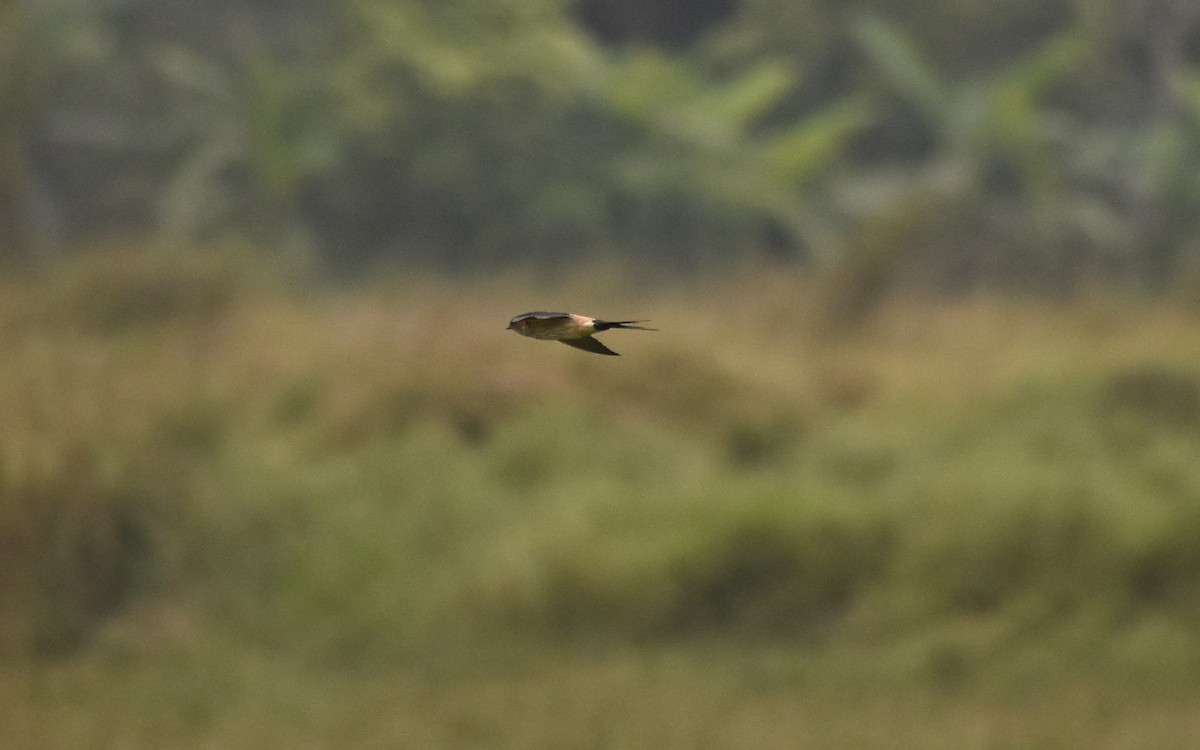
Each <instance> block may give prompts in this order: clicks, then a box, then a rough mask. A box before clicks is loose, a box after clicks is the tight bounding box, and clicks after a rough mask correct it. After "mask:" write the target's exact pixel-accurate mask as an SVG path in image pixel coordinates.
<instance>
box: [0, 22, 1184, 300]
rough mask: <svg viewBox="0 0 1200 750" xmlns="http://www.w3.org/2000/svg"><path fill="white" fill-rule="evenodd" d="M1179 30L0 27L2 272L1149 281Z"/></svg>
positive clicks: (1170, 182)
mask: <svg viewBox="0 0 1200 750" xmlns="http://www.w3.org/2000/svg"><path fill="white" fill-rule="evenodd" d="M1193 5H1194V4H1190V3H1181V2H1170V1H1169V0H1154V2H1131V1H1130V0H1051V1H1049V2H1047V1H1045V0H1014V2H1008V3H978V2H963V0H920V1H918V0H889V2H886V3H879V2H862V1H855V2H844V1H843V0H805V1H803V2H797V1H796V0H739V1H738V2H734V1H733V0H711V1H710V2H705V3H696V2H679V1H678V0H676V1H675V2H663V3H656V4H654V6H653V7H652V8H650V7H642V6H643V4H641V3H630V2H624V1H622V0H580V1H579V2H571V0H440V1H439V2H424V1H419V2H415V1H413V0H345V1H343V2H336V1H334V0H289V2H283V3H269V4H261V3H252V2H248V1H247V0H219V1H215V2H210V3H206V4H205V5H204V6H203V7H201V6H199V5H195V4H190V3H186V2H182V0H119V1H117V2H108V3H100V4H97V3H89V2H80V1H79V0H23V1H19V0H7V1H6V2H4V3H3V5H2V6H0V14H2V20H3V23H2V24H0V26H2V27H3V32H0V33H2V34H3V38H2V39H0V42H2V43H0V50H2V51H0V55H2V56H3V58H2V59H0V113H2V114H0V224H2V225H3V226H4V227H5V229H6V231H5V232H4V233H3V234H0V252H3V253H4V254H5V255H7V256H9V257H21V258H25V259H26V260H29V259H35V260H36V259H38V258H42V257H45V256H47V255H54V254H56V253H62V252H65V249H66V248H74V247H77V244H76V243H77V242H78V241H80V240H94V239H96V238H100V239H108V238H111V237H114V236H116V237H118V238H129V237H133V238H136V239H137V240H139V241H145V240H147V239H149V241H153V242H169V243H184V244H197V243H199V244H208V243H211V242H226V241H234V242H239V241H240V242H249V243H251V244H255V245H260V246H269V247H272V248H274V250H275V251H276V252H278V253H281V254H283V255H285V256H286V257H288V258H289V259H290V260H293V261H296V260H299V261H305V262H313V261H316V262H318V263H321V264H324V265H326V266H328V267H331V268H335V269H343V270H344V269H347V268H358V269H361V268H363V267H374V266H377V265H380V264H383V265H388V264H391V263H401V264H404V263H412V262H415V261H420V262H422V263H437V264H441V265H443V266H445V267H449V268H452V269H462V268H484V269H497V268H505V267H509V266H524V267H537V268H541V269H548V268H564V267H565V268H570V267H572V266H573V265H574V264H576V263H578V262H579V261H580V259H581V258H585V257H586V258H592V257H596V256H597V255H601V256H606V257H608V256H616V257H621V258H624V259H626V260H634V261H636V262H639V263H642V264H644V265H646V266H655V265H662V266H666V267H668V268H670V269H671V270H672V271H678V270H679V269H682V268H695V267H711V266H712V265H715V264H722V263H726V262H729V261H735V260H745V259H747V258H764V257H767V258H782V259H789V260H795V261H799V262H802V263H806V264H808V265H810V266H812V267H815V268H818V269H821V270H823V271H830V272H832V273H834V274H848V275H851V276H853V275H854V274H855V273H865V274H866V275H867V276H868V277H869V278H868V279H866V280H865V281H864V282H862V283H858V284H857V285H856V288H857V289H859V290H860V291H861V290H862V289H866V288H869V287H873V286H877V285H879V284H881V283H883V284H886V285H888V286H896V285H903V284H905V283H908V284H916V285H919V286H925V287H934V288H940V289H941V288H949V289H955V290H958V289H963V288H969V287H974V286H978V285H988V284H995V283H1002V284H1016V285H1022V286H1027V287H1033V288H1038V289H1041V290H1048V291H1052V292H1063V291H1066V290H1069V289H1072V288H1074V287H1076V286H1077V285H1079V284H1080V283H1083V284H1084V285H1086V284H1087V283H1091V282H1092V281H1093V280H1094V279H1097V278H1101V279H1106V280H1121V281H1128V282H1133V283H1136V284H1139V285H1142V284H1145V285H1150V286H1153V287H1162V286H1164V285H1168V284H1169V283H1170V282H1171V281H1172V280H1179V279H1180V278H1184V279H1187V278H1194V276H1195V273H1196V263H1197V247H1200V243H1198V237H1200V234H1198V232H1200V225H1198V224H1197V216H1200V211H1197V210H1196V208H1197V206H1198V205H1200V194H1198V193H1197V186H1196V180H1195V179H1194V175H1195V174H1197V173H1198V172H1200V148H1197V146H1196V144H1197V143H1200V138H1197V135H1198V130H1197V129H1198V128H1200V95H1198V94H1197V91H1198V90H1200V83H1198V81H1200V71H1198V68H1200V43H1198V42H1197V41H1196V40H1197V39H1200V11H1197V9H1196V7H1193ZM1197 7H1200V6H1197ZM897 223H901V224H905V225H908V226H914V225H919V226H920V227H922V229H921V231H919V232H913V233H907V234H902V235H899V236H897V237H895V238H894V240H895V241H894V242H892V243H889V245H888V249H887V251H886V253H885V255H886V257H883V256H881V255H879V254H878V252H877V248H876V246H875V243H873V242H872V241H870V240H869V239H868V240H866V241H865V245H866V247H864V246H863V245H864V239H863V238H871V237H875V236H878V235H879V234H880V233H881V232H884V233H886V232H887V231H888V228H889V227H895V226H896V225H897ZM864 258H865V260H864ZM868 268H870V269H871V270H867V269H868ZM868 298H870V295H867V296H866V297H862V298H861V299H859V302H861V300H862V299H868ZM854 304H858V302H856V303H854Z"/></svg>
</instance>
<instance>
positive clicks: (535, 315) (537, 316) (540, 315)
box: [513, 310, 571, 323]
mask: <svg viewBox="0 0 1200 750" xmlns="http://www.w3.org/2000/svg"><path fill="white" fill-rule="evenodd" d="M570 317H571V313H564V312H543V311H540V310H539V311H538V312H527V313H521V314H520V315H518V316H517V317H515V318H513V322H514V323H516V322H517V321H518V320H531V319H532V320H554V319H555V318H570Z"/></svg>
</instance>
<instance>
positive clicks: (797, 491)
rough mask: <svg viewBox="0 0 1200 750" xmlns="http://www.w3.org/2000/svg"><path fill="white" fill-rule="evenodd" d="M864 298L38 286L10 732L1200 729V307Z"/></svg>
mask: <svg viewBox="0 0 1200 750" xmlns="http://www.w3.org/2000/svg"><path fill="white" fill-rule="evenodd" d="M832 289H833V287H829V286H823V285H821V284H819V283H816V282H814V281H812V280H807V279H804V278H801V277H797V276H794V275H792V274H789V273H785V272H768V271H764V270H760V271H746V272H744V273H740V274H736V275H734V276H733V277H730V278H725V279H722V280H719V281H717V280H712V279H710V280H708V281H696V280H691V281H689V282H682V281H676V282H672V283H665V282H663V281H661V280H648V279H639V278H637V277H634V276H632V275H630V274H628V273H624V272H621V271H618V270H613V269H604V268H598V269H594V270H593V271H592V272H590V273H587V274H580V275H579V276H578V277H576V278H568V279H560V280H557V281H554V282H546V281H544V280H539V279H536V278H525V277H517V276H507V277H504V278H489V279H474V280H459V281H449V280H445V279H442V280H437V279H435V278H433V277H430V276H422V277H421V278H404V277H402V276H399V275H397V276H392V277H388V278H386V279H382V280H376V281H372V282H369V283H366V282H364V283H358V284H354V285H343V286H333V285H322V284H316V283H312V282H306V281H304V280H301V279H297V278H295V277H289V276H287V275H286V274H281V273H279V272H278V270H277V269H274V268H273V267H272V266H271V265H270V264H266V263H261V262H258V261H254V260H251V259H247V258H244V257H239V256H237V255H233V254H220V253H218V254H214V255H209V256H190V255H177V254H160V255H154V254H148V253H127V254H117V255H106V256H103V257H101V258H98V259H92V260H90V261H79V262H74V263H69V264H62V265H60V266H58V267H55V268H54V269H52V270H51V271H50V272H48V273H46V274H44V275H42V276H40V277H37V278H24V279H15V278H8V279H6V280H3V281H0V348H2V350H3V351H4V352H5V366H4V367H3V368H0V403H3V404H4V409H3V410H0V726H3V727H5V746H6V747H14V748H73V749H74V748H93V747H94V748H110V747H122V748H133V747H154V748H212V747H254V746H258V747H294V748H326V747H328V748H374V747H414V748H417V747H419V748H458V747H479V748H484V747H486V748H493V747H494V748H530V747H544V748H641V747H661V748H735V747H763V748H794V747H821V748H868V747H869V748H1006V747H1013V748H1033V747H1037V748H1155V747H1163V748H1176V747H1187V746H1191V745H1196V744H1200V714H1198V713H1197V712H1196V710H1195V706H1196V705H1197V704H1198V702H1200V309H1197V307H1196V306H1195V305H1194V304H1188V303H1187V302H1186V301H1184V300H1181V299H1155V300H1151V299H1142V298H1137V297H1133V296H1129V295H1119V294H1110V293H1100V292H1094V293H1087V294H1080V295H1078V296H1077V297H1076V298H1074V299H1072V300H1070V301H1068V302H1061V301H1060V302H1056V303H1051V302H1047V301H1045V300H1036V299H1020V298H1015V297H1011V296H1010V297H1004V296H999V295H974V296H970V297H963V298H958V299H943V300H937V301H931V300H928V299H918V298H906V297H904V296H903V295H897V296H895V297H893V298H889V299H887V300H883V301H881V302H880V304H879V305H878V307H877V308H875V309H874V311H873V313H872V314H871V315H870V316H868V317H867V318H865V319H864V320H862V321H861V323H860V324H858V325H856V326H852V327H849V326H845V325H834V324H831V323H830V321H831V320H838V319H839V318H838V316H837V315H831V314H830V311H831V310H834V309H835V308H836V306H837V304H838V302H839V299H838V297H837V294H836V293H834V291H832ZM557 308H568V309H574V310H578V311H582V312H587V313H592V314H596V315H601V316H608V317H617V318H624V317H631V318H634V317H636V318H642V317H647V318H652V319H653V321H654V325H656V326H657V327H659V328H660V329H661V330H660V332H658V333H644V332H636V331H635V332H620V331H615V332H610V333H606V334H604V340H605V341H606V342H607V343H608V344H609V345H610V346H612V347H613V348H614V349H616V350H617V351H619V352H620V353H621V354H622V355H623V356H621V357H620V358H615V357H598V356H594V355H590V354H586V353H583V352H579V351H576V350H573V349H569V348H568V347H564V346H560V345H557V344H553V343H547V342H537V341H532V340H529V339H524V338H520V337H518V336H515V335H514V334H512V333H508V332H505V331H504V326H505V325H506V323H507V321H508V319H509V318H510V317H511V316H512V315H514V314H516V313H519V312H524V311H526V310H529V309H557Z"/></svg>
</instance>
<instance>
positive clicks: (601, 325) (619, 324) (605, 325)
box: [596, 320, 658, 332]
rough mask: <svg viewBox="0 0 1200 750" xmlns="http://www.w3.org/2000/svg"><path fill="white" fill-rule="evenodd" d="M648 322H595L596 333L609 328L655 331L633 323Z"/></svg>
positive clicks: (644, 321) (641, 321)
mask: <svg viewBox="0 0 1200 750" xmlns="http://www.w3.org/2000/svg"><path fill="white" fill-rule="evenodd" d="M649 322H650V321H648V320H597V321H596V331H597V332H599V331H607V330H608V329H610V328H630V329H633V330H637V331H657V330H658V329H657V328H647V327H646V326H636V325H634V323H649Z"/></svg>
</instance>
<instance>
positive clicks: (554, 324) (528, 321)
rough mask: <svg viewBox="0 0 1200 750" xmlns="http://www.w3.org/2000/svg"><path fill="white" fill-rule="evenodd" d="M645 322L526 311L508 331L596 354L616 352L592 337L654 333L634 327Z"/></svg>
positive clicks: (514, 320)
mask: <svg viewBox="0 0 1200 750" xmlns="http://www.w3.org/2000/svg"><path fill="white" fill-rule="evenodd" d="M645 322H647V321H644V320H599V319H597V318H589V317H588V316H586V315H576V314H575V313H562V312H527V313H523V314H521V315H518V316H517V317H515V318H513V319H512V320H511V321H509V324H508V330H510V331H516V332H517V333H519V334H521V335H522V336H528V337H529V338H531V339H543V340H547V341H561V342H562V343H564V344H566V345H567V346H573V347H575V348H576V349H583V350H584V351H587V352H593V353H595V354H609V355H612V356H617V353H616V352H614V351H613V350H612V349H609V348H608V347H607V346H605V345H604V344H601V343H600V342H599V341H598V340H596V339H595V338H593V337H592V334H594V333H599V332H600V331H607V330H609V329H611V328H632V329H636V330H639V331H653V330H655V329H653V328H645V327H643V326H639V325H634V324H635V323H645Z"/></svg>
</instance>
